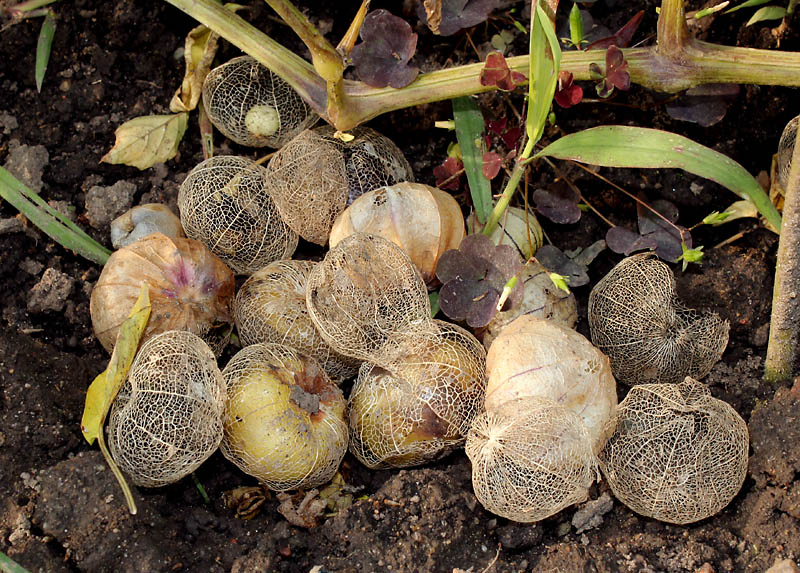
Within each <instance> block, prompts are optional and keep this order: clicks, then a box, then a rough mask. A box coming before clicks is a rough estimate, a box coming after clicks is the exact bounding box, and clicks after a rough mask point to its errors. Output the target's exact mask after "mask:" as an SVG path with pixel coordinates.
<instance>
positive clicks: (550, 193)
mask: <svg viewBox="0 0 800 573" xmlns="http://www.w3.org/2000/svg"><path fill="white" fill-rule="evenodd" d="M578 201H580V197H579V196H578V194H577V193H576V192H575V191H574V190H573V189H572V188H571V187H570V186H569V185H567V184H566V183H564V182H563V181H558V182H556V183H554V184H553V185H551V186H550V188H549V189H537V190H536V191H534V192H533V202H534V203H536V208H537V209H538V210H539V212H540V213H541V214H542V215H544V216H545V217H547V218H548V219H550V220H551V221H553V222H554V223H561V224H569V223H577V222H578V220H580V218H581V210H580V209H579V208H578Z"/></svg>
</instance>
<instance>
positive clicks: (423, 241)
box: [330, 182, 465, 284]
mask: <svg viewBox="0 0 800 573" xmlns="http://www.w3.org/2000/svg"><path fill="white" fill-rule="evenodd" d="M354 233H371V234H374V235H379V236H381V237H383V238H385V239H389V240H390V241H392V242H393V243H394V244H396V245H397V246H398V247H400V248H401V249H403V251H405V253H406V254H407V255H408V256H409V257H410V258H411V260H412V262H413V263H414V265H416V267H417V268H418V269H419V271H420V273H421V274H422V278H423V279H424V280H425V283H426V284H430V283H432V282H433V281H434V280H435V277H436V265H437V263H438V262H439V257H441V256H442V253H444V252H445V251H447V250H449V249H457V248H458V246H459V245H460V244H461V241H462V240H463V239H464V234H465V231H464V219H463V217H462V215H461V208H460V207H459V206H458V203H457V202H456V200H455V199H453V197H452V196H451V195H450V194H448V193H446V192H444V191H441V190H440V189H436V188H435V187H429V186H428V185H423V184H422V183H408V182H403V183H397V184H396V185H392V186H390V187H381V188H380V189H375V190H373V191H370V192H368V193H364V194H363V195H361V196H360V197H359V198H357V199H356V200H355V201H354V202H353V204H352V205H350V206H349V207H348V208H347V209H345V210H344V211H343V212H342V213H341V215H339V217H337V219H336V221H335V222H334V224H333V228H332V229H331V234H330V244H331V247H335V246H336V245H338V244H339V243H340V242H341V241H342V239H344V238H345V237H349V236H350V235H352V234H354Z"/></svg>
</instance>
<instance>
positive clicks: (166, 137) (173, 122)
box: [100, 112, 189, 169]
mask: <svg viewBox="0 0 800 573" xmlns="http://www.w3.org/2000/svg"><path fill="white" fill-rule="evenodd" d="M188 121H189V114H188V113H186V112H181V113H175V114H170V115H143V116H140V117H135V118H133V119H131V120H128V121H126V122H125V123H123V124H122V125H120V126H119V127H118V128H117V130H116V131H115V132H114V135H115V136H116V141H115V142H114V147H112V148H111V150H110V151H109V152H108V153H106V154H105V155H104V156H103V157H102V158H101V159H100V161H101V162H105V163H113V164H119V163H123V164H125V165H132V166H133V167H138V168H139V169H147V168H148V167H152V166H153V165H155V164H156V163H163V162H165V161H167V160H168V159H172V158H173V157H175V155H176V154H177V153H178V144H179V143H180V142H181V138H182V137H183V133H184V132H185V131H186V126H187V123H188Z"/></svg>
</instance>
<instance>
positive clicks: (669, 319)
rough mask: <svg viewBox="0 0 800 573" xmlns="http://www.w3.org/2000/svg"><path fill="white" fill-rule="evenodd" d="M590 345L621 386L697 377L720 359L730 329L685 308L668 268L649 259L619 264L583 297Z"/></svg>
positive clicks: (636, 257) (711, 316)
mask: <svg viewBox="0 0 800 573" xmlns="http://www.w3.org/2000/svg"><path fill="white" fill-rule="evenodd" d="M589 328H590V330H591V336H592V342H593V343H594V344H595V346H597V347H598V348H599V349H600V350H602V351H603V352H604V353H605V354H606V355H608V357H609V358H610V359H611V368H612V370H613V372H614V376H616V378H617V379H618V380H620V381H621V382H625V383H626V384H631V385H633V384H643V383H647V382H661V383H679V382H681V381H682V380H683V379H684V378H685V377H686V376H691V377H693V378H702V377H703V376H705V375H706V374H708V372H709V371H710V370H711V367H712V366H713V365H714V364H715V363H716V362H717V361H718V360H719V359H720V357H721V356H722V352H723V351H724V350H725V346H726V345H727V344H728V331H729V329H730V326H729V324H728V322H727V321H724V320H722V319H721V318H720V317H719V316H718V315H717V314H715V313H712V312H702V313H698V312H696V311H694V310H691V309H687V308H686V307H685V306H684V305H683V303H682V302H681V301H680V300H679V299H678V298H677V296H676V294H675V278H674V277H673V276H672V271H670V269H669V267H668V266H667V265H666V264H664V263H662V262H660V261H658V260H657V259H655V258H654V257H653V256H652V255H649V254H641V255H634V256H632V257H628V258H626V259H623V260H622V261H621V262H620V263H619V264H618V265H617V266H615V267H614V268H613V269H611V271H610V272H609V273H608V274H607V275H606V276H605V277H604V278H603V279H602V280H601V281H600V282H598V283H597V284H596V285H595V287H594V288H593V289H592V292H591V294H590V295H589Z"/></svg>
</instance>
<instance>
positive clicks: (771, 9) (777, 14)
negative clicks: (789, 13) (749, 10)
mask: <svg viewBox="0 0 800 573" xmlns="http://www.w3.org/2000/svg"><path fill="white" fill-rule="evenodd" d="M784 16H786V8H783V7H781V6H764V7H763V8H759V9H758V10H756V13H755V14H753V15H752V16H751V17H750V19H749V20H748V21H747V25H748V26H752V25H753V24H757V23H758V22H764V21H767V20H782V19H783V17H784Z"/></svg>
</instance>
